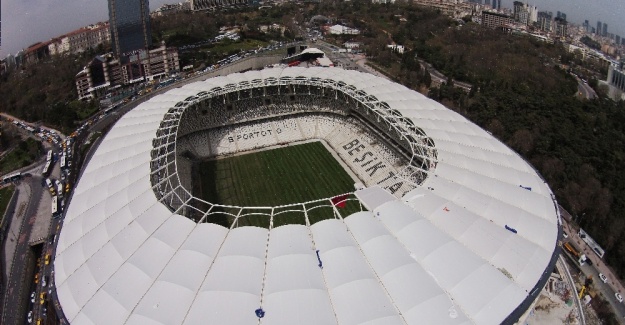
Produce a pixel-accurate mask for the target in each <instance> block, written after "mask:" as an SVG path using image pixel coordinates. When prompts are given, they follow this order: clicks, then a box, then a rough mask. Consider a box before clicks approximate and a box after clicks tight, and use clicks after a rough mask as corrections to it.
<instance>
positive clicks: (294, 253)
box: [261, 225, 336, 325]
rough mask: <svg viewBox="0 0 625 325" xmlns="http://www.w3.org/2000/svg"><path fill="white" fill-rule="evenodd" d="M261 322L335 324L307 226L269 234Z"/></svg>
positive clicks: (285, 227)
mask: <svg viewBox="0 0 625 325" xmlns="http://www.w3.org/2000/svg"><path fill="white" fill-rule="evenodd" d="M267 254H268V255H267V270H266V279H265V287H264V299H263V306H262V307H263V309H265V310H266V311H267V314H266V316H265V318H263V319H262V322H261V323H262V324H311V325H314V324H336V319H335V317H334V311H333V310H332V306H331V305H330V299H329V297H328V294H327V291H326V286H325V284H324V281H323V275H322V273H321V271H322V270H321V268H319V266H318V264H319V263H318V261H317V256H316V253H315V250H314V247H312V245H311V241H310V233H309V231H308V228H307V227H306V226H302V225H286V226H281V227H278V228H274V229H273V230H272V231H271V233H270V234H269V247H268V248H267Z"/></svg>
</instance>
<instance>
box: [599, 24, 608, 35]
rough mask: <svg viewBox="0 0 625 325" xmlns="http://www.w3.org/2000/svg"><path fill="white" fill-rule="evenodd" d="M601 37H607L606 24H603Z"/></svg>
mask: <svg viewBox="0 0 625 325" xmlns="http://www.w3.org/2000/svg"><path fill="white" fill-rule="evenodd" d="M601 36H608V24H606V23H603V31H602V32H601Z"/></svg>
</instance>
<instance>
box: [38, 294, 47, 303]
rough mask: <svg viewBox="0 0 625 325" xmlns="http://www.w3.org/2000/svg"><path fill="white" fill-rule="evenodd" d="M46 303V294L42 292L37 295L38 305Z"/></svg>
mask: <svg viewBox="0 0 625 325" xmlns="http://www.w3.org/2000/svg"><path fill="white" fill-rule="evenodd" d="M45 303H46V293H45V292H42V293H40V294H39V304H40V305H43V304H45Z"/></svg>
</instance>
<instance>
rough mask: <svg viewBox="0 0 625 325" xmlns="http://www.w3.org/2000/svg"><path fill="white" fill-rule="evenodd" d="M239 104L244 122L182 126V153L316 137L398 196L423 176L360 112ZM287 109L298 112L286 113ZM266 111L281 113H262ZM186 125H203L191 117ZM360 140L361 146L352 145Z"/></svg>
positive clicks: (206, 153) (370, 181)
mask: <svg viewBox="0 0 625 325" xmlns="http://www.w3.org/2000/svg"><path fill="white" fill-rule="evenodd" d="M245 102H247V103H250V104H251V103H252V101H251V100H250V101H248V100H245ZM235 107H239V104H237V105H236V106H235ZM300 108H302V109H303V108H304V107H303V106H300ZM236 110H237V111H238V112H237V113H236V114H241V115H239V116H237V117H236V118H237V120H239V121H243V122H240V123H238V124H234V125H226V126H222V127H212V128H211V127H209V128H206V129H205V130H199V131H195V132H193V133H186V132H182V133H183V134H186V135H183V136H182V137H181V138H179V140H178V148H177V150H178V154H180V153H182V152H185V151H186V152H188V153H191V154H192V155H194V156H196V157H198V158H210V157H216V156H220V155H230V154H235V153H238V152H246V151H250V150H257V149H262V148H269V147H272V146H277V145H284V144H286V143H294V142H300V141H307V140H315V139H317V140H323V141H325V142H326V143H327V144H328V145H329V146H330V147H331V148H332V149H333V150H334V151H335V152H337V154H338V155H339V157H341V159H342V160H343V162H344V163H345V164H346V165H347V166H348V167H349V168H350V169H351V170H352V172H353V173H355V174H356V175H357V176H358V178H359V179H361V180H363V182H364V183H365V185H367V186H371V185H380V186H382V187H384V188H387V189H389V191H391V192H392V193H395V194H396V195H397V196H398V197H399V196H400V195H402V194H403V193H406V192H407V191H409V190H412V189H413V188H414V187H415V185H416V184H419V183H420V182H421V181H423V179H424V175H425V174H424V173H423V171H422V170H420V169H418V168H415V167H413V166H410V164H409V161H408V159H406V158H405V157H404V156H402V155H401V154H399V153H398V152H397V150H396V149H394V148H393V147H392V146H391V145H390V144H389V143H388V142H386V141H385V140H384V138H383V137H381V136H379V135H377V134H376V133H375V132H373V131H372V130H370V129H369V128H368V127H366V126H365V125H363V123H362V122H361V121H360V120H359V119H357V118H354V117H345V116H342V115H338V114H328V113H299V114H297V113H296V112H298V108H297V107H295V108H292V107H289V105H287V104H281V103H273V104H271V105H267V106H262V107H255V108H254V107H252V108H250V109H248V110H247V111H246V112H243V110H240V109H239V108H236ZM288 110H292V112H291V113H293V114H292V115H286V116H285V115H283V114H285V112H287V111H288ZM294 112H295V113H294ZM193 114H195V113H193ZM265 114H269V115H273V116H276V117H273V118H272V117H270V118H264V119H259V116H264V115H265ZM192 116H197V114H195V115H192ZM196 122H197V121H196ZM181 124H182V123H181ZM209 125H210V124H209ZM186 126H191V127H193V128H197V127H198V126H196V125H194V124H193V125H192V124H190V123H188V124H186ZM356 143H357V144H356ZM357 146H361V147H359V148H358V149H356V150H353V151H352V150H351V149H354V148H355V147H357ZM185 168H187V167H185ZM408 168H410V169H408ZM187 172H188V171H187ZM187 175H188V174H187Z"/></svg>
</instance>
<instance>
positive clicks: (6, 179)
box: [2, 172, 22, 184]
mask: <svg viewBox="0 0 625 325" xmlns="http://www.w3.org/2000/svg"><path fill="white" fill-rule="evenodd" d="M20 179H22V173H19V172H18V173H15V174H11V175H9V176H5V177H3V178H2V184H9V183H13V182H17V181H19V180H20Z"/></svg>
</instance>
